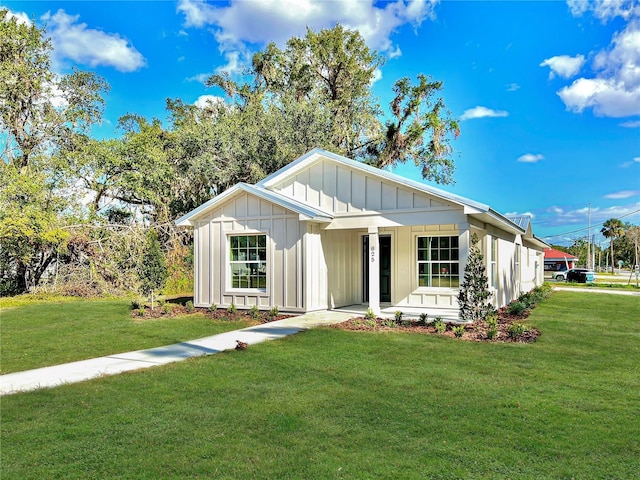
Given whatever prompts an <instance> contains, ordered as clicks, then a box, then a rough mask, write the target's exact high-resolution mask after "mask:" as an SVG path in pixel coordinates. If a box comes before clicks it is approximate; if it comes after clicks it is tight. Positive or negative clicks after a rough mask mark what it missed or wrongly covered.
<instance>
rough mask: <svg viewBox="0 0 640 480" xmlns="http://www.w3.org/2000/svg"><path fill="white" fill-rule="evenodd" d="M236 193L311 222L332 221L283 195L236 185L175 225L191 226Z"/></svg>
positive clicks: (316, 210)
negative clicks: (243, 194) (262, 201)
mask: <svg viewBox="0 0 640 480" xmlns="http://www.w3.org/2000/svg"><path fill="white" fill-rule="evenodd" d="M238 191H243V192H246V193H250V194H252V195H255V196H257V197H259V198H262V199H263V200H266V201H268V202H271V203H275V204H276V205H279V206H281V207H283V208H286V209H287V210H291V211H293V212H295V213H297V214H299V215H301V216H302V217H304V218H305V219H307V220H313V221H319V222H330V221H331V220H332V219H333V217H332V216H331V215H330V214H328V213H327V212H323V211H322V210H318V209H316V208H313V207H310V206H308V205H304V204H302V203H300V202H298V201H296V200H293V199H291V198H288V197H285V196H284V195H281V194H279V193H276V192H273V191H270V190H265V189H264V188H259V187H256V186H253V185H249V184H246V183H238V184H236V185H234V186H233V187H231V188H230V189H228V190H225V191H224V192H223V193H221V194H220V195H218V196H216V197H214V198H212V199H211V200H209V201H208V202H206V203H203V204H202V205H200V206H199V207H198V208H196V209H195V210H192V211H191V212H189V213H187V214H186V215H184V216H182V217H180V218H179V219H178V220H176V225H177V226H179V227H184V226H193V225H194V224H193V220H194V219H195V218H196V217H198V216H200V215H202V214H204V213H206V212H207V211H209V210H211V209H212V208H214V207H215V206H216V205H218V204H220V203H222V202H224V201H225V200H227V199H228V198H230V197H231V196H233V195H234V194H236V193H237V192H238Z"/></svg>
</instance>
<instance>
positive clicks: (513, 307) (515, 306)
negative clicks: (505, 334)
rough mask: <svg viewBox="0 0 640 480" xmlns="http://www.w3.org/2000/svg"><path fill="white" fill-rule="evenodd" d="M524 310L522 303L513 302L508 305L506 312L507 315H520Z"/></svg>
mask: <svg viewBox="0 0 640 480" xmlns="http://www.w3.org/2000/svg"><path fill="white" fill-rule="evenodd" d="M526 309H527V307H526V306H525V304H524V303H522V302H518V301H515V302H511V303H510V304H509V306H508V307H507V312H509V315H522V314H523V313H524V311H525V310H526Z"/></svg>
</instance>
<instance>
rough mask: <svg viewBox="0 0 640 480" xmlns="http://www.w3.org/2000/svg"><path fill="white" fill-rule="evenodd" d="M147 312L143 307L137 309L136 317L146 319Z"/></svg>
mask: <svg viewBox="0 0 640 480" xmlns="http://www.w3.org/2000/svg"><path fill="white" fill-rule="evenodd" d="M145 311H146V310H145V308H144V307H143V306H140V307H138V308H137V309H136V315H138V316H139V317H144V313H145Z"/></svg>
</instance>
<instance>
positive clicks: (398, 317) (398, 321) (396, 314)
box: [394, 310, 404, 323]
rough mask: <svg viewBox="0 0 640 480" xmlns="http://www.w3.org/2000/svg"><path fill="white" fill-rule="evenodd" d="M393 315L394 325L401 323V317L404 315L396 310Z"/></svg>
mask: <svg viewBox="0 0 640 480" xmlns="http://www.w3.org/2000/svg"><path fill="white" fill-rule="evenodd" d="M394 315H395V319H396V323H400V322H402V315H404V314H403V313H402V311H400V310H396V313H395V314H394Z"/></svg>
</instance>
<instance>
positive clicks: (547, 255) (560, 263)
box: [544, 248, 578, 272]
mask: <svg viewBox="0 0 640 480" xmlns="http://www.w3.org/2000/svg"><path fill="white" fill-rule="evenodd" d="M577 264H578V257H575V256H573V255H571V254H570V253H567V252H561V251H560V250H556V249H555V248H546V249H545V250H544V269H545V271H548V272H557V271H559V270H568V269H571V268H574V267H576V265H577Z"/></svg>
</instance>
